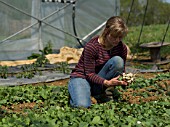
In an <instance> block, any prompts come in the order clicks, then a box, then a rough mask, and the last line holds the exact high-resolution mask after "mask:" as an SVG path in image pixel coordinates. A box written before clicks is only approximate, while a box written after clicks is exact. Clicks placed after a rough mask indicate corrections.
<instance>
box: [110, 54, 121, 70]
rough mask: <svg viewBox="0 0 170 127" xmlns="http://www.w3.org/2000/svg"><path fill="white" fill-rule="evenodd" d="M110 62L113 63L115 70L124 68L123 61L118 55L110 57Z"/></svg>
mask: <svg viewBox="0 0 170 127" xmlns="http://www.w3.org/2000/svg"><path fill="white" fill-rule="evenodd" d="M110 60H111V61H112V62H111V63H112V65H114V68H115V69H116V70H115V71H120V72H122V71H123V69H124V61H123V59H122V58H121V57H120V56H114V57H112V58H111V59H110Z"/></svg>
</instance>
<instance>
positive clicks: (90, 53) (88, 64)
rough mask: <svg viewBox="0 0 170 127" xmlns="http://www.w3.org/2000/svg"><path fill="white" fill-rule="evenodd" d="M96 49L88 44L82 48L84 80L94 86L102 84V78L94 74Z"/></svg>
mask: <svg viewBox="0 0 170 127" xmlns="http://www.w3.org/2000/svg"><path fill="white" fill-rule="evenodd" d="M96 48H97V47H96V46H95V45H94V44H92V43H90V44H87V45H86V46H85V48H84V54H83V55H84V71H85V76H86V79H87V80H88V81H90V82H92V83H95V84H101V85H102V84H103V83H104V80H105V79H104V78H102V77H100V76H99V75H97V74H96V73H95V66H96V58H97V57H98V53H97V49H96Z"/></svg>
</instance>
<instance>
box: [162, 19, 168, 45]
mask: <svg viewBox="0 0 170 127" xmlns="http://www.w3.org/2000/svg"><path fill="white" fill-rule="evenodd" d="M169 24H170V19H169V22H168V26H167V28H166V31H165V34H164V36H163V39H162V43H161V46H162V45H163V43H164V41H165V37H166V34H167V32H168V28H169Z"/></svg>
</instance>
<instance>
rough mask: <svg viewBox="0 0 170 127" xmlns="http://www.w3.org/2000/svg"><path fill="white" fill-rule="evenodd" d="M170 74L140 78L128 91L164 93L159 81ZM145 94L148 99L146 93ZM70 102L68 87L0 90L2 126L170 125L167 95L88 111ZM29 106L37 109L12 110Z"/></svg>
mask: <svg viewBox="0 0 170 127" xmlns="http://www.w3.org/2000/svg"><path fill="white" fill-rule="evenodd" d="M169 74H170V73H169V72H167V73H164V74H159V75H157V76H156V77H155V78H152V79H144V78H137V79H136V80H135V82H134V83H133V84H131V85H130V86H129V88H131V89H132V88H133V89H140V88H144V87H146V86H154V87H155V88H157V89H161V88H160V87H159V86H158V85H157V81H160V80H163V79H164V80H165V79H169ZM117 89H118V90H119V89H121V88H119V87H118V88H117ZM127 89H128V88H127ZM127 89H125V90H124V89H122V90H123V91H126V90H127ZM148 90H150V91H154V90H155V89H148ZM142 94H143V95H144V96H145V93H142ZM157 94H159V93H157ZM121 95H122V93H120V96H121ZM68 99H69V98H68V90H67V87H66V86H64V87H58V86H47V85H45V84H44V85H42V86H34V85H25V86H15V87H0V106H1V108H0V126H3V127H10V126H12V127H14V126H17V127H89V126H90V127H118V126H121V127H169V125H170V98H169V96H166V95H163V97H162V98H160V99H158V100H156V101H150V102H143V103H140V104H130V103H128V102H126V101H123V100H122V98H121V97H120V98H119V100H118V101H110V102H107V103H100V104H94V105H92V106H91V107H90V108H89V109H83V108H71V107H70V105H69V103H68ZM29 103H34V104H35V105H34V106H33V107H32V108H30V107H27V106H25V107H24V108H22V109H21V110H15V109H13V108H11V107H12V106H13V105H19V104H29ZM3 107H6V108H3Z"/></svg>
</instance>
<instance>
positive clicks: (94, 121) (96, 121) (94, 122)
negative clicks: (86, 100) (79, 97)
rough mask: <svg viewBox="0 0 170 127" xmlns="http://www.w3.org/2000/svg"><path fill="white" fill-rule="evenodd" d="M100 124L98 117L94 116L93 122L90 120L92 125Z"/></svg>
mask: <svg viewBox="0 0 170 127" xmlns="http://www.w3.org/2000/svg"><path fill="white" fill-rule="evenodd" d="M99 122H100V116H95V117H94V118H93V120H92V123H93V124H97V123H99Z"/></svg>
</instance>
